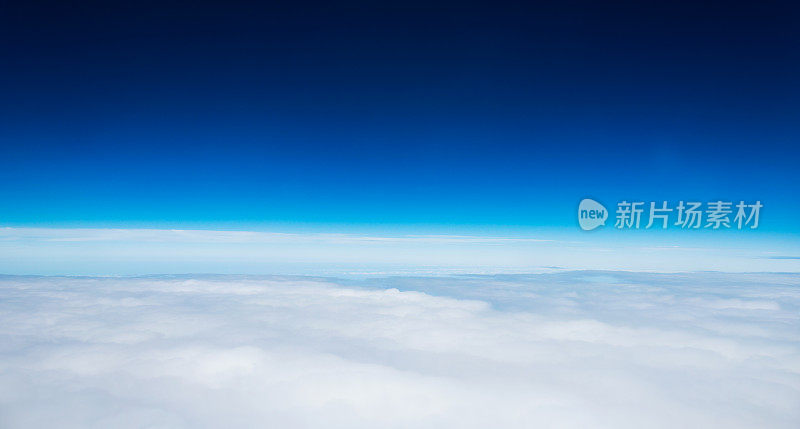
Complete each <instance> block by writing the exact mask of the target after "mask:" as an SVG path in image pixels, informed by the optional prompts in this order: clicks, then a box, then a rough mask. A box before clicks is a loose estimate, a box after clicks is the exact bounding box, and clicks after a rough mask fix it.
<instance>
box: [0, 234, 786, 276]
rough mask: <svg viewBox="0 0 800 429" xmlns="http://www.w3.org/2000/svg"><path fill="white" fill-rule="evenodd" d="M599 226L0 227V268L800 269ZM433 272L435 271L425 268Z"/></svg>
mask: <svg viewBox="0 0 800 429" xmlns="http://www.w3.org/2000/svg"><path fill="white" fill-rule="evenodd" d="M683 232H685V233H686V234H683V235H681V234H675V235H670V236H666V235H660V234H657V233H645V234H625V233H624V232H622V231H604V232H601V233H600V234H593V233H585V232H582V231H574V232H572V233H570V232H564V231H545V230H542V231H526V232H520V231H510V232H508V231H507V233H506V234H505V235H503V234H494V235H491V234H453V233H430V234H393V235H390V234H374V233H373V234H370V233H358V232H353V231H348V232H336V233H330V232H308V231H303V232H282V231H279V232H272V231H222V230H176V229H121V228H119V229H113V228H30V227H22V228H11V227H5V228H0V272H2V273H6V274H69V275H132V274H154V273H198V272H200V273H230V274H241V273H246V274H312V275H347V274H350V273H358V272H370V273H400V274H408V273H413V274H418V273H420V272H423V273H424V272H472V273H515V272H539V271H542V270H545V269H546V268H545V267H553V266H557V267H562V268H566V269H608V268H610V267H611V268H614V269H623V270H636V271H642V270H644V271H659V272H664V271H671V272H678V271H708V270H715V271H769V272H800V262H799V261H800V260H798V259H794V258H785V257H775V256H773V255H775V254H778V255H780V254H792V253H794V252H797V251H798V250H800V249H798V248H797V245H796V243H792V242H789V241H787V240H782V241H776V242H770V241H768V240H758V239H757V238H758V236H756V235H750V236H744V235H736V234H731V235H716V236H714V237H713V240H712V239H710V238H709V237H708V236H706V235H701V234H696V235H693V234H692V233H691V232H687V231H683ZM431 269H432V270H431Z"/></svg>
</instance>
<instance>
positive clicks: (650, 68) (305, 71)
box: [0, 2, 800, 232]
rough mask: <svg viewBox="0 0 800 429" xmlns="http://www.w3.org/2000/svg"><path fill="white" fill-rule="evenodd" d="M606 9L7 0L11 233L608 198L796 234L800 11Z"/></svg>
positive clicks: (466, 221) (523, 220) (432, 217)
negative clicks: (739, 210) (715, 203)
mask: <svg viewBox="0 0 800 429" xmlns="http://www.w3.org/2000/svg"><path fill="white" fill-rule="evenodd" d="M376 3H379V2H376ZM599 3H600V2H586V3H582V2H554V3H552V4H542V5H530V6H527V7H507V6H502V5H498V4H497V3H495V2H486V3H464V2H459V3H457V4H439V5H432V4H431V3H429V2H417V3H413V2H412V3H409V2H402V3H398V4H395V5H392V6H374V5H373V6H370V5H367V4H363V3H353V2H347V3H345V4H344V5H340V6H331V5H321V4H313V3H303V4H297V3H295V5H294V6H281V5H271V4H266V3H261V4H258V5H242V4H240V5H231V4H228V3H227V2H219V3H218V4H207V3H197V2H185V3H177V2H152V3H148V2H130V3H120V4H118V5H110V4H109V3H97V4H91V3H82V4H79V5H75V4H68V3H64V2H61V3H52V4H45V3H36V2H31V3H27V2H26V3H24V4H5V5H3V6H2V9H0V16H2V18H0V20H2V22H0V35H2V41H0V57H1V58H2V67H0V77H1V78H2V79H0V94H2V96H1V97H0V145H2V157H0V223H2V224H11V225H50V224H88V225H128V224H136V225H153V226H158V225H182V224H212V225H213V224H225V225H236V224H238V223H241V224H254V223H255V224H257V223H274V222H310V223H340V224H457V225H523V226H554V227H558V226H569V227H574V219H573V211H574V209H575V206H576V204H577V201H578V200H579V199H580V198H582V197H584V196H593V197H596V198H598V199H601V200H605V201H607V202H613V201H617V200H621V199H636V198H638V199H641V200H643V201H653V200H661V199H669V200H679V199H699V200H703V201H708V200H713V199H719V198H722V199H729V200H739V199H747V200H755V199H760V200H761V201H762V202H763V203H764V205H765V208H764V214H763V217H762V219H763V220H762V222H764V223H763V224H762V227H763V228H765V229H767V230H772V231H777V232H781V231H785V232H798V231H800V228H798V226H796V225H795V224H794V221H795V219H796V218H797V214H796V213H797V211H798V210H800V203H798V201H797V197H796V194H797V193H796V187H797V184H798V183H800V180H798V178H799V177H798V176H799V175H798V173H797V163H798V159H800V156H798V155H800V148H798V145H797V143H798V141H800V121H798V118H800V85H798V82H799V79H798V76H800V49H798V46H800V29H799V28H800V26H798V25H797V22H800V14H799V13H798V8H797V7H796V6H794V7H793V6H792V5H791V4H790V3H789V2H786V3H772V2H758V4H737V3H735V2H733V3H731V2H719V3H708V2H703V3H704V4H703V5H700V4H697V3H699V2H691V3H687V4H679V3H676V2H663V3H660V4H644V2H631V3H614V4H613V5H602V4H599ZM767 216H769V217H767Z"/></svg>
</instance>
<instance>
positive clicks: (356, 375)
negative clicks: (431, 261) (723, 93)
mask: <svg viewBox="0 0 800 429" xmlns="http://www.w3.org/2000/svg"><path fill="white" fill-rule="evenodd" d="M798 284H800V277H798V275H796V274H719V273H695V274H655V273H630V272H592V271H577V272H560V273H553V274H538V275H496V276H458V277H438V278H422V277H416V278H410V277H395V278H382V279H378V278H373V279H367V280H363V279H362V280H337V279H333V278H314V277H288V276H284V277H276V276H260V277H259V276H191V275H187V276H155V277H153V276H151V277H133V278H70V277H15V276H6V277H3V278H2V279H0V426H2V427H7V428H21V427H52V426H56V425H57V426H59V427H65V428H69V427H120V428H125V427H175V428H180V427H193V428H195V427H252V426H253V425H254V424H255V425H257V426H271V427H285V428H302V427H334V428H336V427H341V428H359V427H420V428H425V427H437V428H439V427H466V428H469V427H507V428H514V427H520V428H523V427H524V428H528V427H560V428H587V427H608V428H611V427H613V428H621V429H624V428H640V427H649V428H674V427H704V428H726V429H730V428H753V427H770V428H778V429H780V428H794V427H797V424H798V423H799V422H800V407H798V404H799V403H800V345H799V344H798V341H797V332H798V330H800V317H799V316H798V314H800V311H798V310H799V309H800V292H798Z"/></svg>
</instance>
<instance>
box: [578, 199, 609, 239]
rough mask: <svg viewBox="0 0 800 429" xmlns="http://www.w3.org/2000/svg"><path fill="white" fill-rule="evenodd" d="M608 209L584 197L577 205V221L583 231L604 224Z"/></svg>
mask: <svg viewBox="0 0 800 429" xmlns="http://www.w3.org/2000/svg"><path fill="white" fill-rule="evenodd" d="M606 219H608V210H606V208H605V207H603V205H602V204H600V203H598V202H597V201H595V200H592V199H589V198H584V199H583V200H581V203H580V204H579V205H578V223H579V224H580V226H581V229H582V230H584V231H591V230H593V229H595V228H597V227H598V226H600V225H605V224H606Z"/></svg>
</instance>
